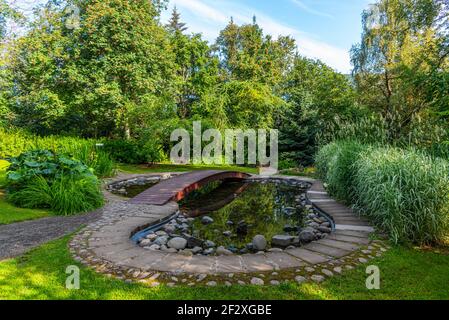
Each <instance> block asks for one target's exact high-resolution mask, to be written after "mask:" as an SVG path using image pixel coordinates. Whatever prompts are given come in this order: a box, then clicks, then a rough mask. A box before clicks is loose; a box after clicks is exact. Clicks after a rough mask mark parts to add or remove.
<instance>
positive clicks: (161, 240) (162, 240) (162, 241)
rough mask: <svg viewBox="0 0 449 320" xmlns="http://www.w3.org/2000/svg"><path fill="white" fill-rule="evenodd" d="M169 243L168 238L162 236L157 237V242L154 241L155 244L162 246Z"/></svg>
mask: <svg viewBox="0 0 449 320" xmlns="http://www.w3.org/2000/svg"><path fill="white" fill-rule="evenodd" d="M167 242H168V237H167V236H160V237H157V238H156V240H154V243H155V244H158V245H160V246H163V245H166V244H167Z"/></svg>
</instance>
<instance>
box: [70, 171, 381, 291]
mask: <svg viewBox="0 0 449 320" xmlns="http://www.w3.org/2000/svg"><path fill="white" fill-rule="evenodd" d="M256 178H257V177H256ZM276 178H281V179H296V180H301V181H307V182H310V183H311V188H310V189H309V191H308V192H307V198H308V200H309V201H310V203H311V204H312V205H313V206H314V208H316V210H318V211H320V212H321V213H322V214H325V215H327V216H328V217H330V218H331V219H332V220H333V221H334V223H335V228H334V230H333V232H332V233H331V234H330V235H328V236H327V237H326V238H324V239H322V240H319V241H315V242H312V243H309V244H307V245H304V246H302V247H300V248H295V249H287V250H283V251H281V252H261V253H257V254H244V255H240V256H239V255H232V256H202V255H195V256H183V255H181V254H178V253H164V252H160V251H151V250H147V249H144V248H141V247H139V246H137V245H135V244H134V243H133V242H132V241H131V240H130V238H131V236H132V235H133V234H134V233H135V232H137V231H139V230H142V229H143V228H145V227H147V226H149V225H151V224H155V223H159V222H161V221H164V220H166V219H169V218H170V217H171V216H173V215H174V214H176V212H177V211H178V204H177V203H176V202H174V201H171V202H168V203H167V204H164V205H146V204H141V203H140V202H139V203H136V202H133V201H132V200H131V201H115V202H113V203H110V204H109V205H108V206H107V207H105V208H104V210H103V217H102V219H101V220H99V221H97V222H94V223H92V224H90V225H89V226H87V228H85V229H84V230H82V231H81V232H80V233H79V234H77V235H76V236H75V237H74V238H73V240H72V241H71V243H70V251H71V252H72V254H73V255H74V256H75V259H76V260H78V261H80V262H82V263H84V264H86V265H88V266H91V267H92V268H94V269H95V270H96V271H98V272H102V273H105V274H107V275H109V276H114V277H117V278H119V279H127V280H130V279H131V280H134V281H139V282H143V283H148V284H150V285H155V284H158V283H159V282H164V281H166V282H167V281H168V282H169V283H171V285H176V283H175V284H174V283H173V281H172V280H170V279H172V277H173V275H177V276H179V277H180V279H181V278H183V280H182V281H183V283H185V284H187V285H194V284H197V283H202V284H206V283H208V282H210V281H215V282H217V281H218V283H224V282H223V281H224V280H226V281H225V282H226V284H227V285H228V284H229V283H233V284H242V283H245V284H250V283H252V282H258V283H260V281H259V280H257V281H256V280H254V278H255V277H256V278H257V279H263V282H264V283H267V284H268V283H278V282H279V281H281V280H286V279H287V280H289V279H291V280H293V281H296V280H295V279H298V278H299V277H303V278H305V279H306V280H312V281H322V280H323V279H324V278H326V277H329V276H331V275H333V274H334V273H336V274H339V273H341V272H342V270H350V269H352V268H353V267H354V266H355V265H356V264H359V263H361V262H365V261H366V262H367V261H368V260H369V259H370V258H372V257H374V256H379V255H380V254H381V253H382V252H384V251H385V249H387V246H386V245H384V244H383V242H382V241H379V240H374V241H372V240H371V238H370V235H371V234H372V233H373V232H374V230H373V228H372V227H371V226H370V225H369V223H368V222H367V221H366V220H365V219H362V218H360V217H358V216H357V215H356V214H355V213H354V212H353V211H352V210H351V209H350V208H348V207H346V206H344V205H343V204H341V203H338V202H336V201H335V200H333V199H331V198H330V197H329V196H328V195H327V193H326V191H325V190H324V187H323V185H322V183H321V182H320V181H317V180H312V179H308V178H301V177H287V176H276ZM183 187H185V186H183ZM168 193H169V192H168ZM331 270H334V271H333V272H332V271H331ZM335 270H337V271H335ZM156 275H157V276H156ZM252 280H254V281H252Z"/></svg>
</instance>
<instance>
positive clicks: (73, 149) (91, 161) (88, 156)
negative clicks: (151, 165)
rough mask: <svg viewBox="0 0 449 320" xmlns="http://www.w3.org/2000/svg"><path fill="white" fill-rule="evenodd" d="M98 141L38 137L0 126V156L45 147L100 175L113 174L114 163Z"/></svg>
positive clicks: (5, 156)
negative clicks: (99, 145)
mask: <svg viewBox="0 0 449 320" xmlns="http://www.w3.org/2000/svg"><path fill="white" fill-rule="evenodd" d="M97 143H98V141H95V140H87V139H80V138H73V137H61V136H46V137H39V136H36V135H32V134H29V133H27V132H25V131H22V130H4V129H2V128H0V158H11V157H18V156H19V155H20V154H22V153H24V152H26V151H31V150H36V149H47V150H50V151H52V152H53V153H59V154H67V155H70V156H71V157H73V158H75V159H78V160H81V161H82V162H83V163H85V164H86V165H87V166H89V167H91V168H93V169H94V173H95V174H96V175H97V176H100V177H109V176H112V175H113V174H114V163H113V161H112V160H111V157H110V155H109V154H108V153H106V152H104V151H101V149H100V148H99V147H97V146H96V145H97Z"/></svg>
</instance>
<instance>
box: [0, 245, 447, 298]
mask: <svg viewBox="0 0 449 320" xmlns="http://www.w3.org/2000/svg"><path fill="white" fill-rule="evenodd" d="M68 241H69V237H65V238H63V239H60V240H57V241H53V242H51V243H48V244H46V245H44V246H41V247H39V248H37V249H35V250H33V251H31V252H29V253H28V254H26V255H24V256H23V257H21V258H16V259H10V260H5V261H3V262H0V299H239V300H240V299H241V300H247V299H263V300H264V299H448V298H449V290H448V287H447V284H448V283H449V273H448V272H447V266H448V264H449V254H448V252H446V253H443V254H442V253H436V252H429V251H421V250H418V249H412V248H404V247H396V248H393V249H391V250H390V251H388V252H387V253H386V254H385V255H384V256H383V257H382V258H378V259H376V260H373V262H372V263H371V264H374V265H377V266H379V268H380V272H381V289H380V290H367V289H366V288H365V279H366V274H365V267H363V266H360V267H359V268H357V269H356V270H353V271H351V272H348V273H345V274H344V275H342V276H335V277H332V278H330V279H329V280H327V281H325V282H323V283H321V284H312V283H307V284H303V285H297V284H293V283H292V284H282V285H281V286H278V287H274V286H271V287H269V286H266V287H254V286H232V287H222V286H219V287H214V288H205V287H187V286H179V287H175V288H169V287H167V286H165V285H161V286H159V287H155V288H148V287H146V286H144V285H141V284H126V283H124V282H122V281H119V280H113V279H109V278H106V277H104V276H102V275H100V274H97V273H95V272H94V271H92V270H90V269H87V268H85V267H81V266H80V265H79V264H78V263H76V262H75V261H73V260H72V258H71V257H70V255H69V252H68V250H67V242H68ZM446 250H447V249H446ZM69 265H78V266H80V267H81V268H80V271H81V272H80V281H81V288H80V290H67V289H65V280H66V274H65V269H66V267H67V266H69Z"/></svg>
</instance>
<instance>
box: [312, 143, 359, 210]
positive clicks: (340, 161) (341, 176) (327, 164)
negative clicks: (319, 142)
mask: <svg viewBox="0 0 449 320" xmlns="http://www.w3.org/2000/svg"><path fill="white" fill-rule="evenodd" d="M364 148H365V147H364V146H363V145H362V144H359V143H357V142H354V141H340V142H334V143H331V144H329V145H327V146H325V147H324V148H322V149H321V150H320V151H319V152H318V155H317V157H316V165H317V169H318V174H319V176H320V177H321V178H322V179H323V180H324V181H326V183H327V184H328V189H329V192H330V193H331V194H333V195H334V196H335V197H336V198H338V199H340V200H345V201H346V202H349V203H351V202H352V201H354V200H355V197H356V194H355V190H354V181H353V180H354V164H355V163H356V161H357V159H358V157H359V154H360V152H362V151H363V150H364Z"/></svg>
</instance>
